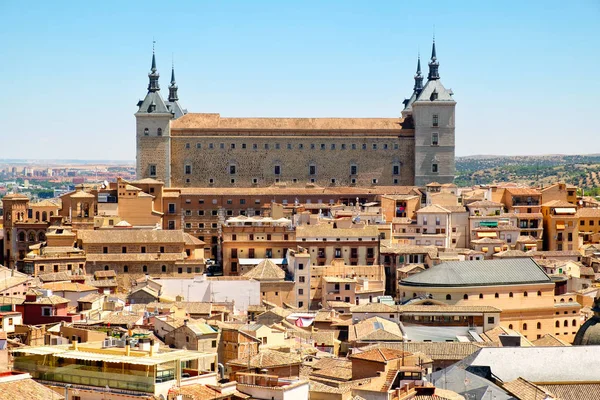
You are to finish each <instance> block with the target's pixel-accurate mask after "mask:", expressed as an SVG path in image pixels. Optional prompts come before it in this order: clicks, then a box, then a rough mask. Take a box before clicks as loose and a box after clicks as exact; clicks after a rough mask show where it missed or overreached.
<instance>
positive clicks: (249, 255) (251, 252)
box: [248, 249, 254, 258]
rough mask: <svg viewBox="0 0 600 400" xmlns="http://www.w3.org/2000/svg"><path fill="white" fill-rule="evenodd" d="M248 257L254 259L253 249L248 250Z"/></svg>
mask: <svg viewBox="0 0 600 400" xmlns="http://www.w3.org/2000/svg"><path fill="white" fill-rule="evenodd" d="M248 257H249V258H254V249H248Z"/></svg>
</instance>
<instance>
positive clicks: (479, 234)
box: [477, 232, 498, 238]
mask: <svg viewBox="0 0 600 400" xmlns="http://www.w3.org/2000/svg"><path fill="white" fill-rule="evenodd" d="M477 237H480V238H486V237H489V238H496V237H498V233H496V232H477Z"/></svg>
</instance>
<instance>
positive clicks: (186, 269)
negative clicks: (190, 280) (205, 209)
mask: <svg viewBox="0 0 600 400" xmlns="http://www.w3.org/2000/svg"><path fill="white" fill-rule="evenodd" d="M77 245H78V247H79V248H81V249H83V250H84V251H85V254H86V262H87V264H86V272H87V273H94V272H96V271H98V270H104V271H109V270H114V271H116V272H117V273H118V274H120V273H134V274H151V275H175V276H176V275H180V274H186V275H194V274H195V275H197V274H201V273H202V272H203V271H204V242H202V241H201V240H199V239H196V238H195V237H193V236H191V235H189V234H187V233H185V232H183V231H168V230H149V229H105V230H81V231H79V232H78V233H77Z"/></svg>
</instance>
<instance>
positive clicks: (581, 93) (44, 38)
mask: <svg viewBox="0 0 600 400" xmlns="http://www.w3.org/2000/svg"><path fill="white" fill-rule="evenodd" d="M0 16H1V19H0V21H1V23H0V59H1V64H0V65H1V69H0V71H1V73H0V85H1V87H2V89H3V96H2V97H1V98H0V123H1V125H2V129H3V134H2V139H3V140H2V147H1V148H2V150H3V151H2V152H1V153H0V158H79V159H130V160H132V159H134V158H135V137H134V124H135V119H134V116H133V114H134V113H135V111H136V106H135V104H136V102H137V101H138V99H140V98H143V97H144V95H145V92H146V86H147V83H148V78H147V73H148V70H149V67H150V59H151V54H152V39H153V38H155V39H156V55H157V62H158V69H159V72H160V73H161V81H160V83H161V87H162V90H161V92H162V93H163V96H165V97H166V94H167V93H168V90H167V86H168V80H169V75H170V67H171V56H172V54H174V58H175V68H176V75H177V83H178V85H179V97H180V100H181V103H182V105H183V106H184V107H185V108H187V109H188V110H189V111H191V112H218V113H221V115H223V116H239V117H243V116H265V117H271V116H281V117H296V116H297V117H330V116H331V117H333V116H337V117H396V116H399V115H400V111H401V108H402V100H403V99H404V98H405V97H408V96H410V94H411V90H412V85H413V75H414V71H415V64H416V58H417V51H418V50H420V51H421V54H422V56H423V58H424V59H425V63H424V67H425V69H427V66H426V60H427V59H428V58H429V55H430V51H431V37H432V31H433V26H434V25H435V32H436V43H437V50H438V59H439V61H440V76H441V79H442V82H443V83H444V85H445V86H446V87H449V88H452V89H453V90H454V93H455V99H456V100H457V102H458V105H457V110H456V153H457V155H471V154H511V155H514V154H546V153H569V154H580V153H591V152H600V134H599V133H600V123H599V122H598V120H599V119H600V118H599V117H600V110H599V109H598V108H599V107H598V106H599V103H600V102H599V97H598V96H599V93H600V73H599V72H598V70H599V66H600V65H599V64H600V56H599V47H600V46H599V45H598V41H599V39H600V34H599V33H600V23H599V22H598V21H600V1H598V0H589V1H583V0H582V1H572V2H565V1H514V2H513V1H444V2H434V1H421V2H414V1H397V0H396V1H361V2H358V1H347V0H345V1H322V0H321V1H302V2H300V1H296V2H292V1H259V0H252V1H212V2H200V1H189V2H176V1H162V2H153V1H143V2H133V1H102V2H87V1H85V2H84V1H77V2H76V1H73V2H65V1H56V2H54V1H36V2H24V1H12V0H0Z"/></svg>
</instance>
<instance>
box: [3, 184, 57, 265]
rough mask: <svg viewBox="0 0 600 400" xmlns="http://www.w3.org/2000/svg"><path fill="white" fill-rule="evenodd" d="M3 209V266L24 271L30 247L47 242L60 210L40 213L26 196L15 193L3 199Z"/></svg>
mask: <svg viewBox="0 0 600 400" xmlns="http://www.w3.org/2000/svg"><path fill="white" fill-rule="evenodd" d="M2 208H3V227H2V229H3V231H4V239H3V240H4V254H3V257H4V265H5V266H7V267H9V268H15V267H19V268H22V266H23V259H24V258H25V256H26V255H27V253H28V252H29V246H32V245H35V244H38V243H41V242H44V241H45V240H46V229H47V228H48V226H50V217H52V216H54V215H55V214H56V213H57V212H58V206H56V207H54V208H52V209H51V210H46V208H47V207H42V209H43V211H41V212H40V211H39V210H36V209H35V208H34V207H32V204H30V202H29V198H27V196H25V195H22V194H18V193H14V194H8V195H6V196H4V197H3V198H2ZM38 217H39V218H38ZM40 218H41V219H40Z"/></svg>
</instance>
